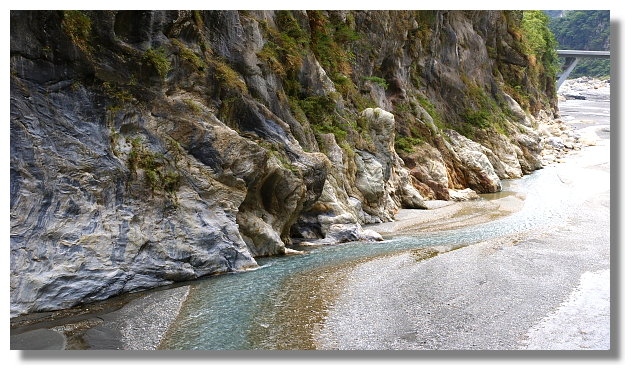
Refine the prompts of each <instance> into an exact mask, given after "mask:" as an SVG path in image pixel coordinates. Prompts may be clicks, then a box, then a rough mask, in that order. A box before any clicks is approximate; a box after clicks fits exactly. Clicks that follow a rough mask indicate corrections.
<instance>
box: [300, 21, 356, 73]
mask: <svg viewBox="0 0 635 375" xmlns="http://www.w3.org/2000/svg"><path fill="white" fill-rule="evenodd" d="M307 15H308V17H309V24H310V25H311V43H310V47H311V50H312V51H313V53H314V54H315V57H316V58H317V59H318V61H319V62H320V65H322V67H323V68H324V70H326V72H327V73H328V74H329V76H332V75H333V74H335V73H336V72H339V73H342V74H345V75H350V74H351V72H352V68H351V65H350V60H351V58H352V56H351V54H349V53H348V51H347V50H346V48H345V47H346V46H347V44H349V43H351V42H353V41H355V40H358V39H359V35H358V34H357V33H355V32H354V30H353V29H352V28H351V27H350V26H349V25H348V24H347V23H346V22H342V21H339V20H336V21H330V20H329V19H328V18H327V16H326V13H325V12H324V11H321V10H315V11H307Z"/></svg>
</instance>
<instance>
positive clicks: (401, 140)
mask: <svg viewBox="0 0 635 375" xmlns="http://www.w3.org/2000/svg"><path fill="white" fill-rule="evenodd" d="M421 143H423V140H422V139H419V138H413V137H403V136H401V135H399V134H398V135H397V136H396V137H395V149H396V151H397V152H401V153H402V154H403V153H411V152H413V151H414V149H413V147H414V146H416V145H418V144H421Z"/></svg>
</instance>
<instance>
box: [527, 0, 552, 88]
mask: <svg viewBox="0 0 635 375" xmlns="http://www.w3.org/2000/svg"><path fill="white" fill-rule="evenodd" d="M548 24H549V17H547V15H546V14H545V13H544V12H543V11H541V10H525V11H523V19H522V22H521V31H522V40H523V43H522V46H523V48H524V52H525V53H526V54H527V55H530V60H529V61H530V64H531V65H535V63H534V64H532V61H534V59H535V61H540V62H541V63H542V65H543V67H544V71H545V73H546V74H548V75H550V76H552V77H554V78H555V75H556V73H557V72H558V70H559V69H560V60H559V59H558V54H557V53H556V49H557V47H558V42H556V38H555V37H554V36H553V33H552V32H551V30H549V27H548ZM531 56H533V58H531ZM531 65H530V66H531ZM531 67H532V68H535V66H531ZM534 70H536V71H537V73H540V71H539V69H538V70H537V69H534ZM538 76H539V74H534V79H538Z"/></svg>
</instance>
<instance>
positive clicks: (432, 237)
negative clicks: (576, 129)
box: [162, 168, 577, 350]
mask: <svg viewBox="0 0 635 375" xmlns="http://www.w3.org/2000/svg"><path fill="white" fill-rule="evenodd" d="M510 192H515V193H519V194H522V195H525V196H526V197H527V198H526V199H525V201H524V205H523V207H522V209H521V210H520V211H518V212H516V213H513V214H511V215H509V216H506V217H503V218H500V219H498V220H494V221H491V222H487V223H484V224H480V225H476V226H472V227H467V228H461V229H455V230H447V231H439V232H428V233H420V234H417V235H403V236H394V237H391V238H387V240H385V241H383V242H373V243H368V242H352V243H346V244H340V245H333V246H323V247H319V248H312V249H310V250H309V254H307V255H296V256H287V257H273V258H261V259H259V260H258V262H259V264H260V265H261V267H260V268H259V269H257V270H255V271H249V272H242V273H235V274H228V275H221V276H216V277H212V278H209V279H205V280H201V281H199V282H197V283H195V284H193V285H192V288H191V291H190V295H189V297H188V299H187V301H186V303H185V305H184V307H183V309H182V311H181V313H180V315H179V317H178V318H177V319H176V321H175V323H174V325H173V326H172V327H171V330H170V332H169V334H168V335H167V337H166V338H165V339H164V341H163V344H162V348H164V349H232V350H237V349H264V348H265V347H263V346H262V345H263V344H262V343H267V347H266V348H272V347H274V348H275V347H277V346H276V344H275V342H272V341H275V340H276V338H275V337H270V338H269V339H267V338H264V339H263V337H261V336H262V331H263V327H264V328H270V327H268V325H269V324H275V322H273V323H272V322H271V319H263V317H265V316H272V315H275V311H271V310H272V309H273V310H275V309H284V308H289V306H291V305H292V304H291V303H290V301H288V298H289V297H290V296H289V294H288V293H285V294H281V293H279V290H280V289H281V288H282V286H283V284H284V285H287V286H288V285H289V283H291V285H293V284H292V283H293V282H294V276H297V275H300V274H303V273H306V272H307V271H310V270H314V269H318V268H321V267H327V266H332V265H337V264H342V263H345V262H351V261H354V260H356V259H363V258H367V257H370V256H377V255H381V254H390V253H397V252H400V251H406V250H409V249H421V248H426V247H436V246H445V247H450V248H458V247H461V246H465V245H468V244H471V243H476V242H480V241H484V240H487V239H491V238H495V237H500V236H505V235H511V234H515V233H522V232H527V231H530V230H531V231H536V230H540V229H541V228H548V227H552V226H556V225H558V224H559V223H560V222H562V221H563V220H564V218H565V217H566V215H567V212H570V211H571V210H573V209H575V207H574V206H573V205H574V204H573V203H572V202H575V201H577V200H575V199H573V200H572V199H571V195H572V194H575V191H573V190H572V189H571V186H569V185H568V184H567V183H566V178H565V179H564V180H563V177H562V176H561V175H559V172H558V170H557V169H554V168H546V169H543V170H540V171H536V172H534V174H532V175H529V176H525V177H523V178H521V179H518V180H513V181H506V182H505V184H504V191H503V192H502V193H495V194H491V195H490V194H488V195H484V196H483V198H484V199H489V200H496V199H502V198H505V197H506V196H508V195H509V194H510ZM298 280H302V278H298ZM315 297H316V298H319V296H315ZM302 313H307V312H306V311H304V312H302ZM309 313H311V312H309ZM314 313H315V314H318V313H319V312H318V311H315V312H314ZM259 336H260V337H259Z"/></svg>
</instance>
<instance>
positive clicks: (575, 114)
mask: <svg viewBox="0 0 635 375" xmlns="http://www.w3.org/2000/svg"><path fill="white" fill-rule="evenodd" d="M587 96H588V99H589V100H568V101H566V102H561V103H560V112H561V115H562V118H563V120H564V121H565V122H567V123H568V124H569V125H570V126H572V127H573V128H574V129H576V130H578V131H580V132H586V133H593V134H595V135H597V136H598V137H599V138H600V140H599V142H597V145H595V146H591V147H586V148H583V149H582V150H580V151H573V152H571V153H570V154H568V156H567V157H566V159H565V161H564V162H562V163H555V164H550V165H548V166H546V167H545V168H544V169H541V170H539V171H536V172H534V173H533V174H531V175H528V176H525V177H523V178H520V179H516V180H508V181H504V182H503V191H502V192H500V193H495V194H484V195H482V196H481V198H482V199H480V200H478V201H473V202H460V203H452V204H448V203H447V202H436V204H435V205H434V208H433V209H430V210H424V211H422V210H402V211H401V212H400V213H399V214H398V218H399V219H400V220H399V221H397V222H395V223H386V224H380V225H377V226H374V227H372V228H373V229H375V230H377V231H379V232H381V233H382V234H383V235H384V238H385V241H382V242H352V243H346V244H340V245H334V246H322V247H317V248H304V249H299V250H304V251H306V254H304V255H293V256H285V257H271V258H260V259H258V263H259V264H260V268H258V269H256V270H253V271H249V272H242V273H235V274H227V275H220V276H215V277H209V278H205V279H202V280H198V281H194V282H189V283H180V284H177V285H175V286H174V287H170V288H167V289H166V288H162V289H160V290H157V291H148V292H142V293H138V294H136V295H124V296H121V297H116V298H113V299H111V300H108V301H104V302H103V303H96V304H95V305H94V306H86V307H80V308H76V309H69V310H67V311H60V312H54V313H41V314H32V315H27V316H24V317H20V318H17V319H12V332H11V348H12V349H35V348H39V349H61V348H66V349H152V348H157V347H158V348H159V349H609V348H610V334H609V331H610V309H609V306H610V300H609V294H610V289H609V278H610V271H609V269H610V211H609V206H610V194H609V192H610V185H609V180H610V178H609V177H610V158H609V155H610V142H609V141H610V128H609V125H610V124H609V117H610V116H609V90H608V88H604V89H600V90H595V91H593V92H591V93H589V95H587ZM179 308H180V310H179ZM175 315H176V317H175Z"/></svg>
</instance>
